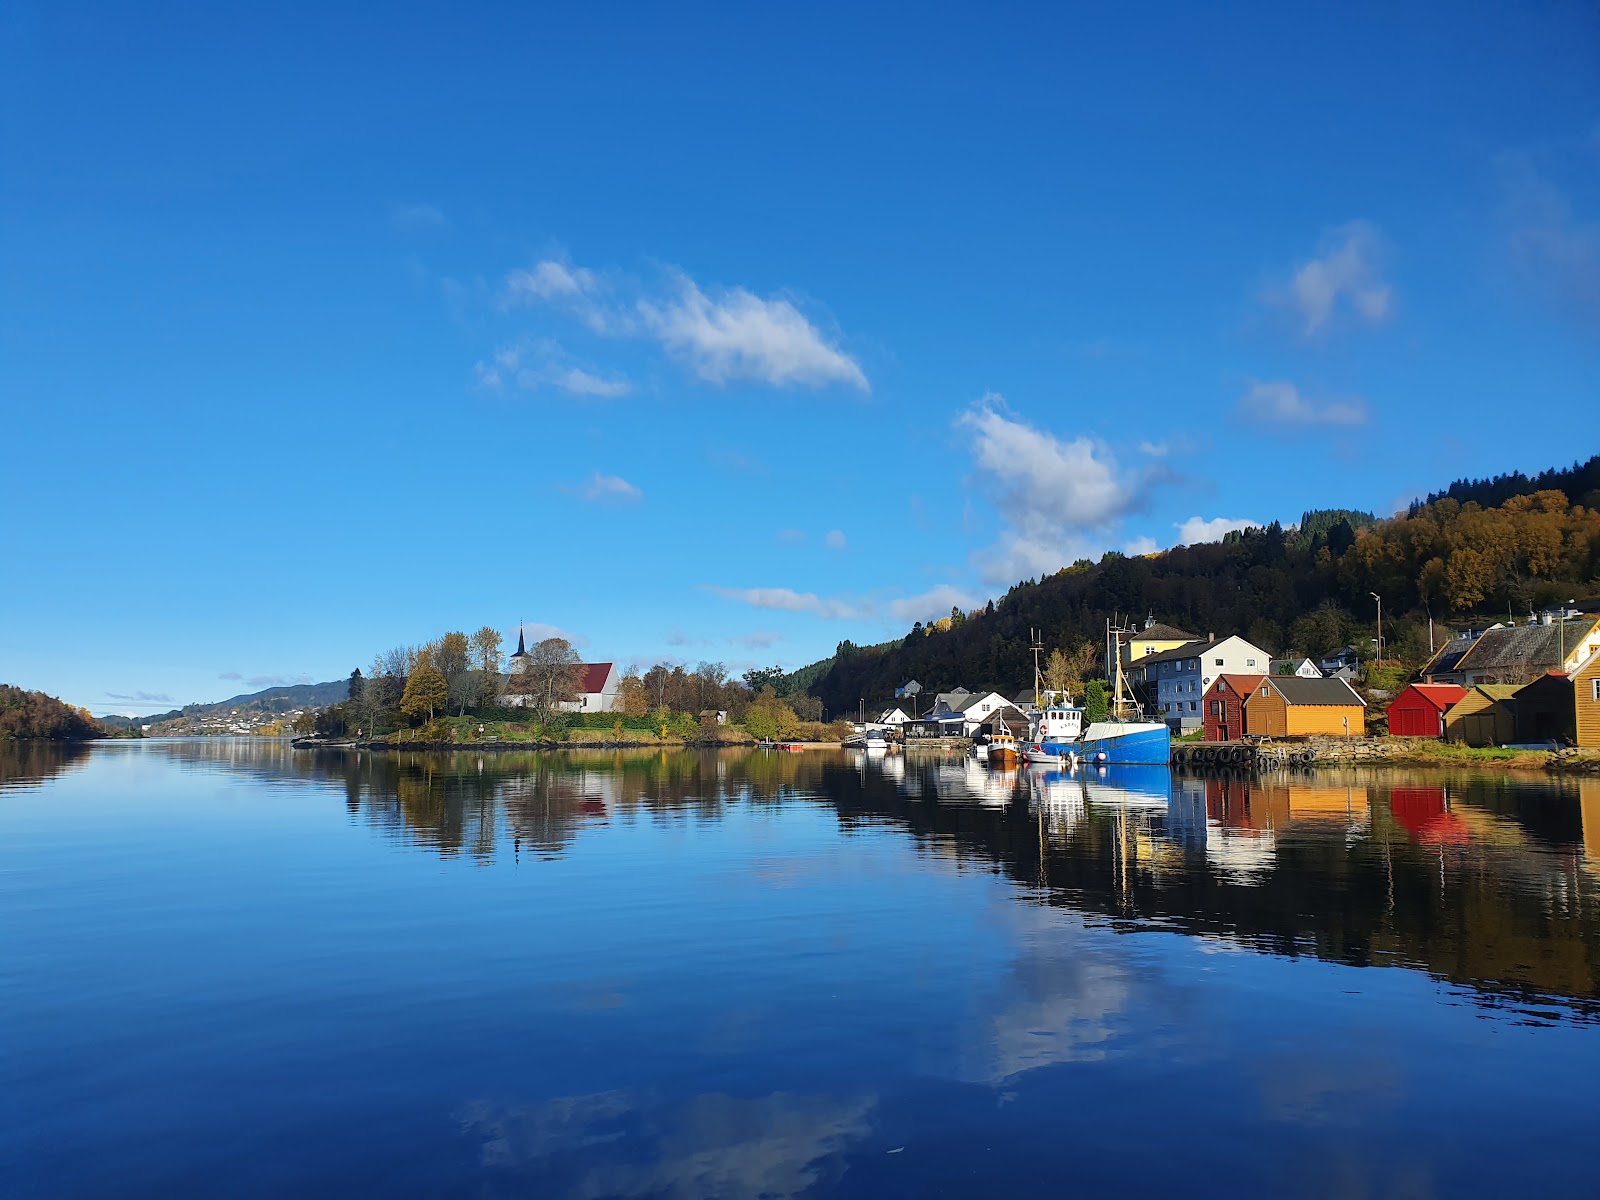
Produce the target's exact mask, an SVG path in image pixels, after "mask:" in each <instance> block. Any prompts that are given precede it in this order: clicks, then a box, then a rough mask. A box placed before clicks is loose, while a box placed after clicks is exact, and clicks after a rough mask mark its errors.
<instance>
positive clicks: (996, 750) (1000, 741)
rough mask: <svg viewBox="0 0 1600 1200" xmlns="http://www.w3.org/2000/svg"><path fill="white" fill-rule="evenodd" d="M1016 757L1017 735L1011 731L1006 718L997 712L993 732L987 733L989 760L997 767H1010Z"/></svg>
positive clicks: (1013, 764) (1014, 763)
mask: <svg viewBox="0 0 1600 1200" xmlns="http://www.w3.org/2000/svg"><path fill="white" fill-rule="evenodd" d="M1018 757H1019V751H1018V750H1017V735H1016V734H1014V733H1012V732H1011V726H1009V725H1007V724H1006V719H1005V718H1004V717H1002V716H1000V715H999V714H998V713H997V714H996V715H995V719H994V732H993V733H992V734H990V735H989V745H988V758H989V762H990V763H991V764H992V765H994V766H997V767H1011V766H1015V765H1016V762H1017V758H1018Z"/></svg>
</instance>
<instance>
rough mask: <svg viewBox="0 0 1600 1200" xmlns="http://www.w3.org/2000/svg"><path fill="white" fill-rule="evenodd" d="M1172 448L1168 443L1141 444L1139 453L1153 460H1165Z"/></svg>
mask: <svg viewBox="0 0 1600 1200" xmlns="http://www.w3.org/2000/svg"><path fill="white" fill-rule="evenodd" d="M1171 449H1172V447H1171V446H1169V445H1167V443H1166V442H1140V443H1139V453H1140V454H1148V455H1149V456H1150V457H1151V458H1165V457H1166V456H1167V455H1168V453H1170V451H1171Z"/></svg>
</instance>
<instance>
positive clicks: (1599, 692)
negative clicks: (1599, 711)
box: [1594, 679, 1600, 704]
mask: <svg viewBox="0 0 1600 1200" xmlns="http://www.w3.org/2000/svg"><path fill="white" fill-rule="evenodd" d="M1594 698H1595V703H1597V704H1600V679H1596V680H1594Z"/></svg>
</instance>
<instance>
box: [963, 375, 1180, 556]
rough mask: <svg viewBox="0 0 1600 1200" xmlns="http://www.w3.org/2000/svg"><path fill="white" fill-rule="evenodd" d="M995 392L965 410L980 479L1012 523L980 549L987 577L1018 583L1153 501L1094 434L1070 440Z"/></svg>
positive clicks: (1082, 549)
mask: <svg viewBox="0 0 1600 1200" xmlns="http://www.w3.org/2000/svg"><path fill="white" fill-rule="evenodd" d="M1003 408H1004V402H1003V401H1002V400H1001V398H1000V397H998V396H994V395H989V396H985V397H984V398H983V399H982V400H981V401H979V402H978V403H977V404H976V405H974V406H973V407H972V408H971V409H969V410H968V411H967V412H966V413H964V414H962V416H961V417H960V418H958V420H957V424H958V426H960V427H962V428H963V429H965V430H967V431H969V432H970V433H971V434H972V439H971V445H972V452H973V457H974V459H975V461H976V466H977V470H978V473H979V476H980V481H981V484H982V486H983V487H984V490H985V491H986V492H988V493H989V495H990V497H991V498H992V499H993V501H994V504H995V507H996V509H997V510H998V511H999V513H1000V517H1001V520H1002V521H1003V522H1004V526H1005V528H1004V529H1003V531H1002V533H1001V537H1000V542H999V544H998V545H996V546H993V547H990V548H989V549H988V550H986V551H982V552H980V554H979V555H978V561H979V566H980V568H981V570H982V572H983V577H984V580H985V582H988V583H1006V582H1013V581H1015V580H1016V579H1018V578H1020V577H1023V576H1032V575H1038V574H1047V573H1049V572H1053V571H1056V570H1059V569H1060V568H1061V567H1063V566H1065V565H1067V564H1068V563H1070V562H1072V561H1073V560H1074V559H1075V558H1078V557H1084V556H1086V554H1087V548H1088V546H1089V544H1090V535H1101V537H1102V538H1103V537H1104V536H1105V535H1107V534H1108V533H1109V532H1110V531H1111V530H1112V529H1113V528H1114V527H1115V525H1116V523H1117V522H1118V521H1120V520H1121V519H1122V518H1123V517H1124V516H1126V515H1127V514H1128V513H1130V512H1132V511H1134V510H1136V509H1137V508H1139V507H1140V506H1141V505H1142V504H1143V502H1144V499H1145V492H1146V490H1147V484H1148V481H1147V480H1141V479H1130V478H1128V477H1127V476H1125V475H1124V474H1123V473H1122V472H1121V471H1120V470H1119V468H1118V466H1117V463H1116V460H1115V459H1114V458H1113V457H1112V455H1111V453H1110V452H1109V451H1108V450H1107V449H1106V448H1105V447H1103V446H1100V445H1098V444H1097V443H1095V442H1094V441H1093V440H1092V439H1090V438H1088V437H1083V436H1080V437H1076V438H1073V439H1071V440H1070V441H1063V440H1061V439H1059V438H1057V437H1055V436H1054V435H1053V434H1051V433H1049V432H1047V431H1045V430H1042V429H1038V428H1036V427H1034V426H1032V425H1028V424H1026V423H1025V422H1023V421H1019V420H1016V419H1014V418H1012V417H1011V416H1009V415H1008V414H1007V413H1006V412H1005V411H1003Z"/></svg>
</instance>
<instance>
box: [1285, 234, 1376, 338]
mask: <svg viewBox="0 0 1600 1200" xmlns="http://www.w3.org/2000/svg"><path fill="white" fill-rule="evenodd" d="M1384 258H1385V248H1384V241H1383V238H1382V236H1381V235H1380V234H1379V232H1378V229H1377V226H1375V225H1373V224H1372V223H1371V222H1368V221H1350V222H1348V223H1346V224H1344V225H1341V226H1339V227H1338V228H1336V229H1333V230H1331V231H1330V232H1329V233H1328V234H1327V235H1325V236H1324V237H1323V239H1322V241H1321V243H1320V244H1319V245H1318V247H1317V251H1316V253H1315V254H1314V255H1313V256H1312V257H1311V258H1309V259H1307V260H1306V261H1305V262H1303V263H1301V264H1299V266H1297V267H1296V268H1295V269H1294V272H1293V274H1292V275H1291V276H1290V278H1289V279H1288V281H1287V282H1286V283H1280V284H1277V285H1274V286H1273V287H1271V288H1269V289H1268V292H1267V299H1268V300H1269V301H1271V302H1272V303H1275V304H1278V305H1280V306H1283V307H1287V308H1289V309H1290V310H1292V311H1293V312H1294V313H1295V314H1296V315H1297V316H1298V318H1299V320H1300V322H1301V327H1302V332H1304V333H1305V334H1307V335H1308V336H1309V335H1311V334H1314V333H1317V332H1319V331H1322V330H1324V329H1326V328H1328V326H1329V325H1330V324H1331V323H1332V322H1333V321H1334V320H1335V319H1336V318H1337V317H1338V316H1339V315H1340V314H1341V313H1344V314H1348V315H1349V316H1350V317H1351V318H1353V319H1355V320H1359V321H1365V322H1368V323H1374V324H1375V323H1377V322H1380V321H1383V320H1386V319H1387V318H1388V317H1389V316H1390V315H1391V314H1392V313H1393V311H1394V289H1393V288H1392V287H1391V286H1390V285H1389V284H1388V283H1387V282H1386V281H1385V280H1384V278H1383V270H1382V267H1383V260H1384Z"/></svg>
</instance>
